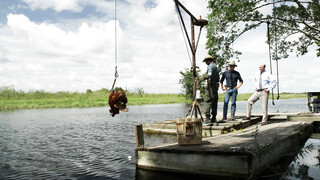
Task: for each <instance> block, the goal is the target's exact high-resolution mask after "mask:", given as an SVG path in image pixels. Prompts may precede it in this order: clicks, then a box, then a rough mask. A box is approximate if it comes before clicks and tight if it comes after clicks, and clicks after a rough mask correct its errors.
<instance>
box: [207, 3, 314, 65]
mask: <svg viewBox="0 0 320 180" xmlns="http://www.w3.org/2000/svg"><path fill="white" fill-rule="evenodd" d="M208 3H209V6H208V8H209V10H210V12H211V13H210V14H209V15H208V22H209V24H208V26H207V29H208V31H207V39H208V41H207V49H208V51H209V52H208V53H209V54H211V55H213V56H216V57H217V59H218V65H219V66H220V67H222V66H225V65H226V63H227V62H228V60H229V59H231V58H236V59H239V55H240V54H241V52H239V51H238V50H235V49H233V48H232V44H233V43H234V42H235V41H236V40H237V38H239V37H240V36H241V35H243V34H244V33H245V32H247V31H249V30H252V29H255V28H257V27H259V26H260V25H262V24H269V32H270V36H269V37H270V46H271V50H272V53H273V54H272V57H273V59H274V60H275V59H280V58H287V57H288V56H289V54H288V53H290V52H294V49H295V52H296V55H297V56H299V55H304V54H306V53H307V52H308V48H309V47H310V46H311V45H314V44H315V45H318V46H319V47H320V4H319V0H209V2H208ZM267 12H270V13H267ZM276 53H277V54H276ZM276 55H277V56H276ZM317 55H318V56H320V48H319V49H318V54H317Z"/></svg>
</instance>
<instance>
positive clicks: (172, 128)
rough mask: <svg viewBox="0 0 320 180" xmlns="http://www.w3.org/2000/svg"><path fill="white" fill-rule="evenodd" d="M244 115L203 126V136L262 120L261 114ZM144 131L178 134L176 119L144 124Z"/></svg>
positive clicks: (241, 127)
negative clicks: (245, 116)
mask: <svg viewBox="0 0 320 180" xmlns="http://www.w3.org/2000/svg"><path fill="white" fill-rule="evenodd" d="M242 118H243V117H238V118H237V119H236V120H234V121H230V120H229V121H224V122H219V123H214V124H213V126H203V128H202V137H211V136H216V135H220V134H226V133H228V132H231V131H233V130H239V129H243V128H246V127H248V126H251V125H253V124H257V123H258V122H260V121H261V118H262V117H261V116H255V117H252V118H251V120H245V121H243V120H242ZM142 126H143V132H144V133H153V134H168V135H176V134H177V130H176V120H166V121H165V122H155V123H152V124H143V125H142Z"/></svg>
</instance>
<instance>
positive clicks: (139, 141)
mask: <svg viewBox="0 0 320 180" xmlns="http://www.w3.org/2000/svg"><path fill="white" fill-rule="evenodd" d="M134 130H135V133H136V143H137V148H141V147H144V138H143V127H142V124H140V125H135V126H134Z"/></svg>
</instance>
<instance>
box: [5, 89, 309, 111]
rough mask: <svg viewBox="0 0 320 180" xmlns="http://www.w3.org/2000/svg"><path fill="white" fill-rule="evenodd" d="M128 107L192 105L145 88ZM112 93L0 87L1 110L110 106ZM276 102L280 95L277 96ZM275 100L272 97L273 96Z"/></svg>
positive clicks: (284, 95) (179, 96)
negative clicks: (109, 100)
mask: <svg viewBox="0 0 320 180" xmlns="http://www.w3.org/2000/svg"><path fill="white" fill-rule="evenodd" d="M125 92H126V95H127V98H128V106H130V105H144V104H173V103H191V100H190V99H186V97H185V96H184V95H183V94H149V93H145V92H144V91H143V89H139V88H138V89H137V90H135V91H133V92H131V91H125ZM109 94H110V91H109V90H107V89H100V90H97V91H91V90H90V89H88V90H87V91H86V92H85V93H80V92H65V91H61V92H55V93H52V92H45V91H29V92H24V91H19V90H15V89H14V88H13V87H0V110H2V111H3V110H15V109H36V108H83V107H103V106H108V96H109ZM251 95H252V94H251V93H250V94H239V95H238V98H237V100H238V101H247V100H248V98H249V97H250V96H251ZM274 97H275V99H276V97H277V95H276V94H275V96H274ZM223 98H224V94H219V101H223ZM270 98H271V96H270ZM280 98H281V99H290V98H307V94H306V93H281V94H280Z"/></svg>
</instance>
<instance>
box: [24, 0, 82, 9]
mask: <svg viewBox="0 0 320 180" xmlns="http://www.w3.org/2000/svg"><path fill="white" fill-rule="evenodd" d="M23 1H24V2H25V3H27V4H28V5H29V6H30V8H31V9H32V10H36V9H41V10H46V9H54V10H55V11H58V12H60V11H64V10H69V11H75V12H80V11H82V9H83V8H82V7H81V5H80V0H50V1H47V0H23Z"/></svg>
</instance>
